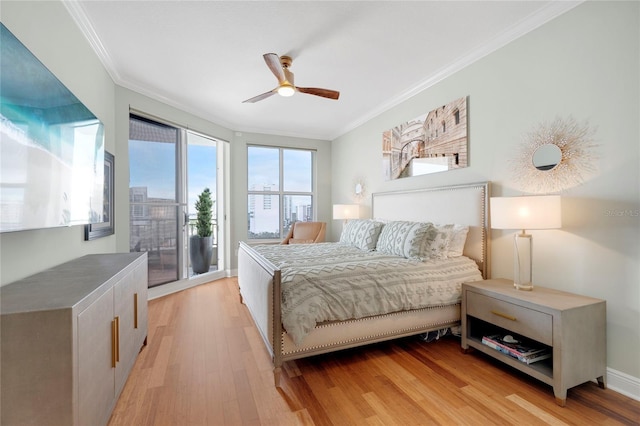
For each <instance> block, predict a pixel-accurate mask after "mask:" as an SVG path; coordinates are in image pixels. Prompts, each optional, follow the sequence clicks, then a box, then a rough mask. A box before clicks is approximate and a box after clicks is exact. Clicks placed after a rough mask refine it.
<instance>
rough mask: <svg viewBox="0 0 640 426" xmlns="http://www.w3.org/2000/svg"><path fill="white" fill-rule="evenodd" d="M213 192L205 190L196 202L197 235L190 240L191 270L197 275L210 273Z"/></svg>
mask: <svg viewBox="0 0 640 426" xmlns="http://www.w3.org/2000/svg"><path fill="white" fill-rule="evenodd" d="M212 207H213V201H212V200H211V191H209V188H205V189H204V190H203V191H202V193H201V194H200V195H199V196H198V200H197V201H196V211H197V213H198V214H197V217H196V235H192V236H191V237H190V238H189V257H190V258H191V268H192V269H193V272H194V273H196V274H202V273H205V272H209V267H210V266H211V257H212V255H213V237H212V227H211V225H212V219H213V212H212Z"/></svg>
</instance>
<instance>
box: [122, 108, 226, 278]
mask: <svg viewBox="0 0 640 426" xmlns="http://www.w3.org/2000/svg"><path fill="white" fill-rule="evenodd" d="M217 145H218V143H217V141H216V140H215V139H213V138H209V137H206V136H203V135H200V134H197V133H193V132H190V131H187V130H185V129H181V128H179V127H175V126H171V125H168V124H165V123H160V122H157V121H154V120H150V119H148V118H144V117H141V116H136V115H131V116H130V119H129V203H130V213H129V216H130V217H129V219H130V239H129V246H130V250H131V251H145V252H147V254H148V259H149V287H154V286H157V285H160V284H165V283H169V282H175V281H179V280H186V279H190V278H192V277H194V276H196V275H200V276H202V275H206V274H208V273H210V272H213V271H216V270H217V269H218V268H217V265H218V263H219V262H218V252H219V250H218V243H219V241H220V238H218V233H217V231H218V226H217V217H218V215H217V211H218V209H220V208H221V206H219V203H218V197H217V194H218V188H217V185H218V179H217V171H218V167H217V164H218V158H217V157H218V155H217V154H218V149H217V148H218V147H217ZM205 188H209V190H210V193H211V195H212V210H211V216H212V221H211V230H212V238H211V243H210V244H211V247H209V248H210V252H211V253H212V255H211V260H210V261H209V262H208V266H209V267H208V268H206V266H205V268H204V269H203V268H202V267H200V268H198V270H197V273H196V272H194V268H193V267H192V265H191V263H190V256H189V240H190V237H191V236H192V235H194V234H195V232H196V226H195V222H196V211H195V202H196V200H197V198H198V196H199V195H200V194H201V193H202V191H203V190H204V189H205Z"/></svg>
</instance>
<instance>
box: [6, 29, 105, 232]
mask: <svg viewBox="0 0 640 426" xmlns="http://www.w3.org/2000/svg"><path fill="white" fill-rule="evenodd" d="M0 55H1V56H0V232H9V231H22V230H29V229H39V228H51V227H58V226H71V225H84V224H89V223H101V222H103V214H104V210H103V206H104V203H103V193H104V191H103V189H104V128H103V125H102V123H101V122H100V121H99V120H98V119H97V118H96V116H95V115H93V114H92V113H91V111H89V110H88V109H87V108H86V107H85V106H84V105H83V104H82V103H81V102H80V101H79V100H78V98H77V97H76V96H75V95H74V94H73V93H71V92H70V91H69V90H68V89H67V88H66V87H65V86H64V85H63V84H62V82H60V80H58V79H57V78H56V77H55V75H53V73H51V71H49V70H48V69H47V68H46V67H45V66H44V65H43V64H42V63H41V62H40V61H39V60H38V59H37V58H36V57H35V56H34V55H33V54H32V53H31V52H30V51H29V50H28V49H27V48H26V47H25V46H24V45H23V44H22V43H21V42H20V41H19V40H18V39H17V38H16V37H15V36H14V35H13V34H12V33H11V32H10V31H9V30H8V29H7V28H6V27H5V26H4V25H3V24H0Z"/></svg>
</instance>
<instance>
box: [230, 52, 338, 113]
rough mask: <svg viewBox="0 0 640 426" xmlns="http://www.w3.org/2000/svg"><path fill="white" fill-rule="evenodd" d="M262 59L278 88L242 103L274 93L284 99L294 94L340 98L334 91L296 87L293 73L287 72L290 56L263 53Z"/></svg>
mask: <svg viewBox="0 0 640 426" xmlns="http://www.w3.org/2000/svg"><path fill="white" fill-rule="evenodd" d="M262 57H263V58H264V61H265V62H266V63H267V67H269V69H270V70H271V72H272V73H273V75H275V76H276V78H277V79H278V87H276V88H275V89H273V90H270V91H268V92H265V93H263V94H261V95H258V96H254V97H253V98H249V99H247V100H246V101H243V103H254V102H258V101H261V100H263V99H266V98H268V97H270V96H272V95H274V94H276V93H277V94H279V95H280V96H284V97H289V96H293V94H294V93H295V92H301V93H306V94H309V95H315V96H320V97H323V98H327V99H338V98H339V97H340V92H338V91H336V90H329V89H319V88H316V87H296V85H295V84H294V80H293V73H292V72H291V71H289V67H290V66H291V63H292V61H293V60H292V59H291V57H290V56H281V57H279V56H278V55H277V54H275V53H265V54H264V55H262Z"/></svg>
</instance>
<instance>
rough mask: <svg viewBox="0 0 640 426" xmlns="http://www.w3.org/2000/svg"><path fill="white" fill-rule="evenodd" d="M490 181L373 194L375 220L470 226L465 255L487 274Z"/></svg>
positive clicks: (488, 271) (488, 263)
mask: <svg viewBox="0 0 640 426" xmlns="http://www.w3.org/2000/svg"><path fill="white" fill-rule="evenodd" d="M490 191H491V184H490V182H479V183H473V184H466V185H455V186H443V187H437V188H427V189H417V190H409V191H396V192H377V193H374V194H372V196H371V197H372V205H371V208H372V211H373V218H374V219H383V220H411V221H417V222H432V223H438V224H443V225H444V224H450V223H455V224H460V225H468V226H469V234H468V236H467V242H466V244H465V248H464V255H465V256H467V257H470V258H472V259H474V260H475V261H476V262H477V263H478V266H479V267H480V270H481V271H482V276H483V277H484V278H485V279H486V278H489V277H490V264H491V263H490V259H489V253H490V251H489V241H490V228H489V197H490V195H491V194H490Z"/></svg>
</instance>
